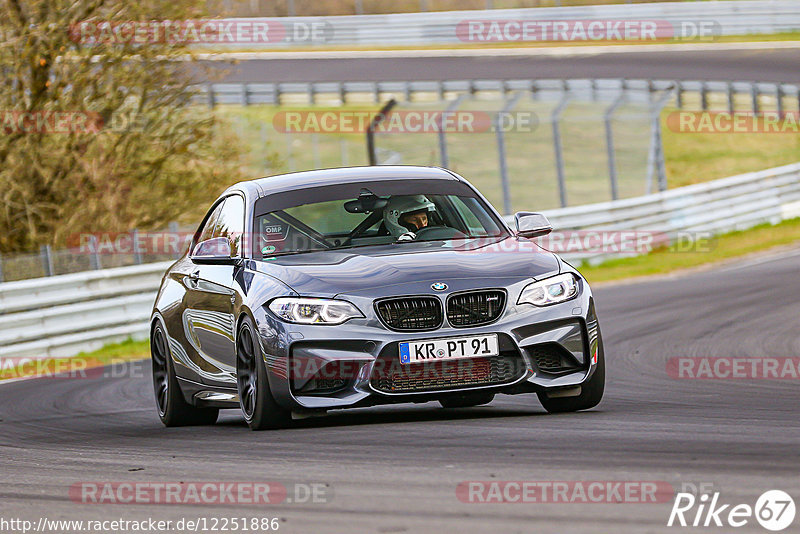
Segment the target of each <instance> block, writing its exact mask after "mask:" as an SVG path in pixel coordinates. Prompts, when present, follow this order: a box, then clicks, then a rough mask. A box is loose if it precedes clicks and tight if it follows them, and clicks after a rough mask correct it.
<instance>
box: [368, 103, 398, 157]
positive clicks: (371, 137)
mask: <svg viewBox="0 0 800 534" xmlns="http://www.w3.org/2000/svg"><path fill="white" fill-rule="evenodd" d="M396 104H397V101H396V100H395V99H394V98H392V99H391V100H389V101H388V102H387V103H386V105H384V106H383V107H382V108H381V110H380V111H379V112H378V114H377V115H375V116H374V117H373V118H372V120H371V121H370V123H369V126H367V158H369V164H370V165H377V164H378V156H377V154H376V153H375V128H377V126H378V125H379V124H380V123H381V121H383V119H384V118H386V115H387V114H388V113H389V112H390V111H391V110H392V108H393V107H394V106H395V105H396Z"/></svg>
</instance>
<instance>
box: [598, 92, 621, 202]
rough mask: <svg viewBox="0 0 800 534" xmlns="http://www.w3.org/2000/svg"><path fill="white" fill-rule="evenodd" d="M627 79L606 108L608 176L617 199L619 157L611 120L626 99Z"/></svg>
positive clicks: (614, 197)
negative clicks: (615, 148) (615, 147)
mask: <svg viewBox="0 0 800 534" xmlns="http://www.w3.org/2000/svg"><path fill="white" fill-rule="evenodd" d="M625 90H626V87H625V81H624V80H623V82H622V90H621V91H620V93H619V95H618V96H617V98H616V99H615V100H614V102H613V103H612V104H611V105H610V106H609V107H608V108H607V109H606V112H605V116H604V117H603V122H604V123H605V127H606V150H607V151H608V177H609V180H611V199H612V200H617V198H618V197H619V191H618V189H617V157H616V152H615V150H614V129H613V128H612V126H611V120H612V118H613V116H614V112H616V111H617V108H619V106H620V105H621V104H622V103H623V102H624V101H625V97H626V95H625Z"/></svg>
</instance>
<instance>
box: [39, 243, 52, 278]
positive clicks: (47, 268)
mask: <svg viewBox="0 0 800 534" xmlns="http://www.w3.org/2000/svg"><path fill="white" fill-rule="evenodd" d="M40 251H41V256H42V267H44V275H45V276H53V255H52V252H53V251H52V250H51V249H50V245H42V247H41V249H40Z"/></svg>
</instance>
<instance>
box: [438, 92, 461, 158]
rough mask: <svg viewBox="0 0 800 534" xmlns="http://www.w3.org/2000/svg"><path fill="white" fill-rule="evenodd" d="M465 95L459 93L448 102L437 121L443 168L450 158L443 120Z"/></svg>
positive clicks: (459, 103)
mask: <svg viewBox="0 0 800 534" xmlns="http://www.w3.org/2000/svg"><path fill="white" fill-rule="evenodd" d="M466 96H467V95H465V94H460V95H458V96H457V97H456V99H455V100H453V101H452V102H450V104H449V105H448V106H447V108H446V109H445V110H444V112H443V113H442V119H441V120H440V121H439V131H438V132H437V137H438V138H439V160H440V161H441V164H442V167H444V168H445V169H447V168H448V167H449V166H450V158H449V155H448V154H447V136H446V134H445V131H444V130H445V129H444V120H445V118H446V117H447V115H448V114H450V113H452V112H454V111H455V110H456V108H458V106H460V105H461V102H462V101H463V100H464V99H465V98H466Z"/></svg>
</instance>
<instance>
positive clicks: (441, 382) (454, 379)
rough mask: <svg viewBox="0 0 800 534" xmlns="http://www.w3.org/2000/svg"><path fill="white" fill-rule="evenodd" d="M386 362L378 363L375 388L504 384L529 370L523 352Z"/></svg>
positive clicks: (395, 390)
mask: <svg viewBox="0 0 800 534" xmlns="http://www.w3.org/2000/svg"><path fill="white" fill-rule="evenodd" d="M382 362H383V363H384V364H386V365H376V368H375V370H374V371H373V374H372V377H371V383H372V387H373V388H375V389H376V390H378V391H382V392H386V393H412V392H422V391H436V390H442V389H454V388H462V387H470V386H473V387H475V386H488V385H496V384H504V383H507V382H512V381H514V380H516V379H517V378H519V377H520V376H521V375H522V373H524V371H525V369H524V365H522V359H521V358H520V357H519V356H517V355H503V354H501V355H500V356H492V357H489V358H470V359H461V360H440V361H435V362H425V363H413V364H409V365H400V364H398V363H397V360H396V359H394V360H389V359H385V360H382Z"/></svg>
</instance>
